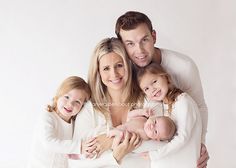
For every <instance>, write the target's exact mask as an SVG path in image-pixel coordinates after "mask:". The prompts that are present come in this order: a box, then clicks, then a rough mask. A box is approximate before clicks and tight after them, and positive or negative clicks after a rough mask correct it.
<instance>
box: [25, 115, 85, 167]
mask: <svg viewBox="0 0 236 168" xmlns="http://www.w3.org/2000/svg"><path fill="white" fill-rule="evenodd" d="M73 125H74V124H73V123H67V122H65V121H64V120H62V119H61V118H60V117H59V116H58V115H57V114H56V113H55V112H44V113H43V115H42V118H41V120H40V121H39V123H38V127H37V129H36V130H35V136H34V141H33V144H32V149H31V155H30V160H29V163H28V168H67V167H68V159H67V155H66V154H71V153H76V154H79V153H80V148H81V141H80V140H76V141H72V134H73Z"/></svg>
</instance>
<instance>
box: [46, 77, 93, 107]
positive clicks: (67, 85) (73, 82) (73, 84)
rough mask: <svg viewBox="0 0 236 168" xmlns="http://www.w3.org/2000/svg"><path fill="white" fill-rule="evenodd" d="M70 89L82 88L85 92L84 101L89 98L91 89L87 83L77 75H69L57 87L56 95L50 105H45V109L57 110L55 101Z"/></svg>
mask: <svg viewBox="0 0 236 168" xmlns="http://www.w3.org/2000/svg"><path fill="white" fill-rule="evenodd" d="M72 89H80V90H84V91H85V93H86V101H87V100H88V99H89V98H90V95H91V91H90V88H89V85H88V84H87V83H86V82H85V81H84V80H83V79H82V78H80V77H78V76H70V77H68V78H66V79H65V80H64V81H63V82H62V83H61V85H60V87H59V88H58V89H57V92H56V95H55V96H54V97H53V101H52V104H51V105H47V111H48V112H53V111H56V110H57V101H58V99H59V98H60V97H61V96H63V95H64V94H66V93H68V92H69V91H70V90H72Z"/></svg>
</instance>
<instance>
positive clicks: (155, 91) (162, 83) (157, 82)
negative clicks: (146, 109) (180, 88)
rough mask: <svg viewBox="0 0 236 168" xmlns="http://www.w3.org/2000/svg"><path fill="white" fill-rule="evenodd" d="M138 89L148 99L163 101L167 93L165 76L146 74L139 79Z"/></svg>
mask: <svg viewBox="0 0 236 168" xmlns="http://www.w3.org/2000/svg"><path fill="white" fill-rule="evenodd" d="M140 87H141V89H142V90H143V92H144V93H145V94H146V96H147V98H148V99H150V100H154V101H165V97H166V94H167V92H168V81H167V78H166V77H165V76H161V75H156V74H151V73H146V74H145V75H144V76H143V77H142V79H141V82H140Z"/></svg>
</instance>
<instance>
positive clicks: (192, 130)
mask: <svg viewBox="0 0 236 168" xmlns="http://www.w3.org/2000/svg"><path fill="white" fill-rule="evenodd" d="M137 77H138V82H139V86H140V88H141V89H142V90H143V92H144V93H145V95H146V97H147V99H149V100H150V101H157V102H162V104H163V112H164V115H166V116H169V117H171V119H172V120H173V121H174V122H175V124H176V126H177V135H176V136H174V138H173V139H172V140H171V141H170V142H169V143H166V144H165V145H164V146H162V147H160V148H159V149H158V150H153V151H149V152H148V154H149V157H150V159H151V167H159V168H163V167H168V168H169V167H181V168H185V167H186V168H190V167H196V163H197V159H198V158H199V156H200V145H201V131H202V123H201V118H200V114H199V111H198V107H197V105H196V103H195V102H194V101H193V99H192V98H191V97H190V96H189V95H188V94H187V93H184V92H183V91H181V90H180V89H178V88H176V87H175V86H174V85H173V84H172V83H171V80H170V76H169V75H168V74H167V73H166V72H165V71H164V70H163V69H162V68H161V67H160V65H158V64H155V63H151V64H150V65H148V66H146V67H145V68H142V69H140V71H138V74H137Z"/></svg>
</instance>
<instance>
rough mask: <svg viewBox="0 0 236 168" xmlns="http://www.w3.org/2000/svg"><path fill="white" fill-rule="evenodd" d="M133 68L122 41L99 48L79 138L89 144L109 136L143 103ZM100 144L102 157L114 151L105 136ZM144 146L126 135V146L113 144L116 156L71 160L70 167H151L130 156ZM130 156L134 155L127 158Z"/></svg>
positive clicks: (77, 128)
mask: <svg viewBox="0 0 236 168" xmlns="http://www.w3.org/2000/svg"><path fill="white" fill-rule="evenodd" d="M131 67H132V66H131V62H130V61H129V59H128V57H127V55H126V51H125V49H124V47H123V45H122V43H121V42H120V41H119V40H118V39H116V38H107V39H104V40H102V41H101V42H100V43H99V44H98V45H97V46H96V48H95V51H94V53H93V56H92V59H91V64H90V68H89V77H88V83H89V86H90V88H91V92H92V96H91V102H88V103H87V104H86V105H85V106H84V108H83V109H82V110H81V112H80V113H79V114H78V116H77V118H76V124H75V131H74V137H75V138H83V139H84V140H85V139H88V138H90V137H93V136H95V135H97V134H99V133H100V134H101V133H106V129H109V128H110V127H116V126H118V125H121V124H122V123H124V122H125V121H126V117H127V113H128V111H130V110H132V109H134V108H137V107H138V105H140V104H142V103H143V100H144V98H143V95H142V94H141V91H139V90H138V87H137V85H136V84H135V83H134V82H133V76H132V70H131ZM104 127H105V129H104ZM101 131H103V132H101ZM97 141H99V142H100V146H99V147H97V152H99V155H100V154H101V153H102V152H103V151H104V150H106V149H109V148H110V147H111V143H112V141H111V140H110V139H109V138H106V137H105V136H103V137H102V140H100V139H99V138H98V139H97ZM140 142H141V141H140V138H139V137H138V136H137V135H136V134H134V133H128V132H126V134H125V138H124V141H123V142H122V143H120V142H114V143H113V152H112V151H111V150H108V151H106V152H104V153H103V154H102V155H101V156H100V157H99V158H98V159H94V160H91V159H89V160H88V159H87V160H76V161H73V160H71V161H70V167H77V168H81V167H87V168H89V167H112V166H114V167H117V166H118V164H120V165H121V167H124V168H125V167H133V166H135V167H136V168H137V167H139V166H140V168H141V167H142V168H146V167H149V161H148V160H146V159H144V158H142V157H141V156H140V155H137V154H133V153H130V152H131V151H132V150H134V149H135V148H136V147H137V146H139V144H140ZM127 153H130V154H128V155H126V154H127ZM125 155H126V157H124V156H125ZM123 157H124V158H123ZM122 158H123V159H122ZM121 160H122V161H121ZM117 162H118V163H117Z"/></svg>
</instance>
